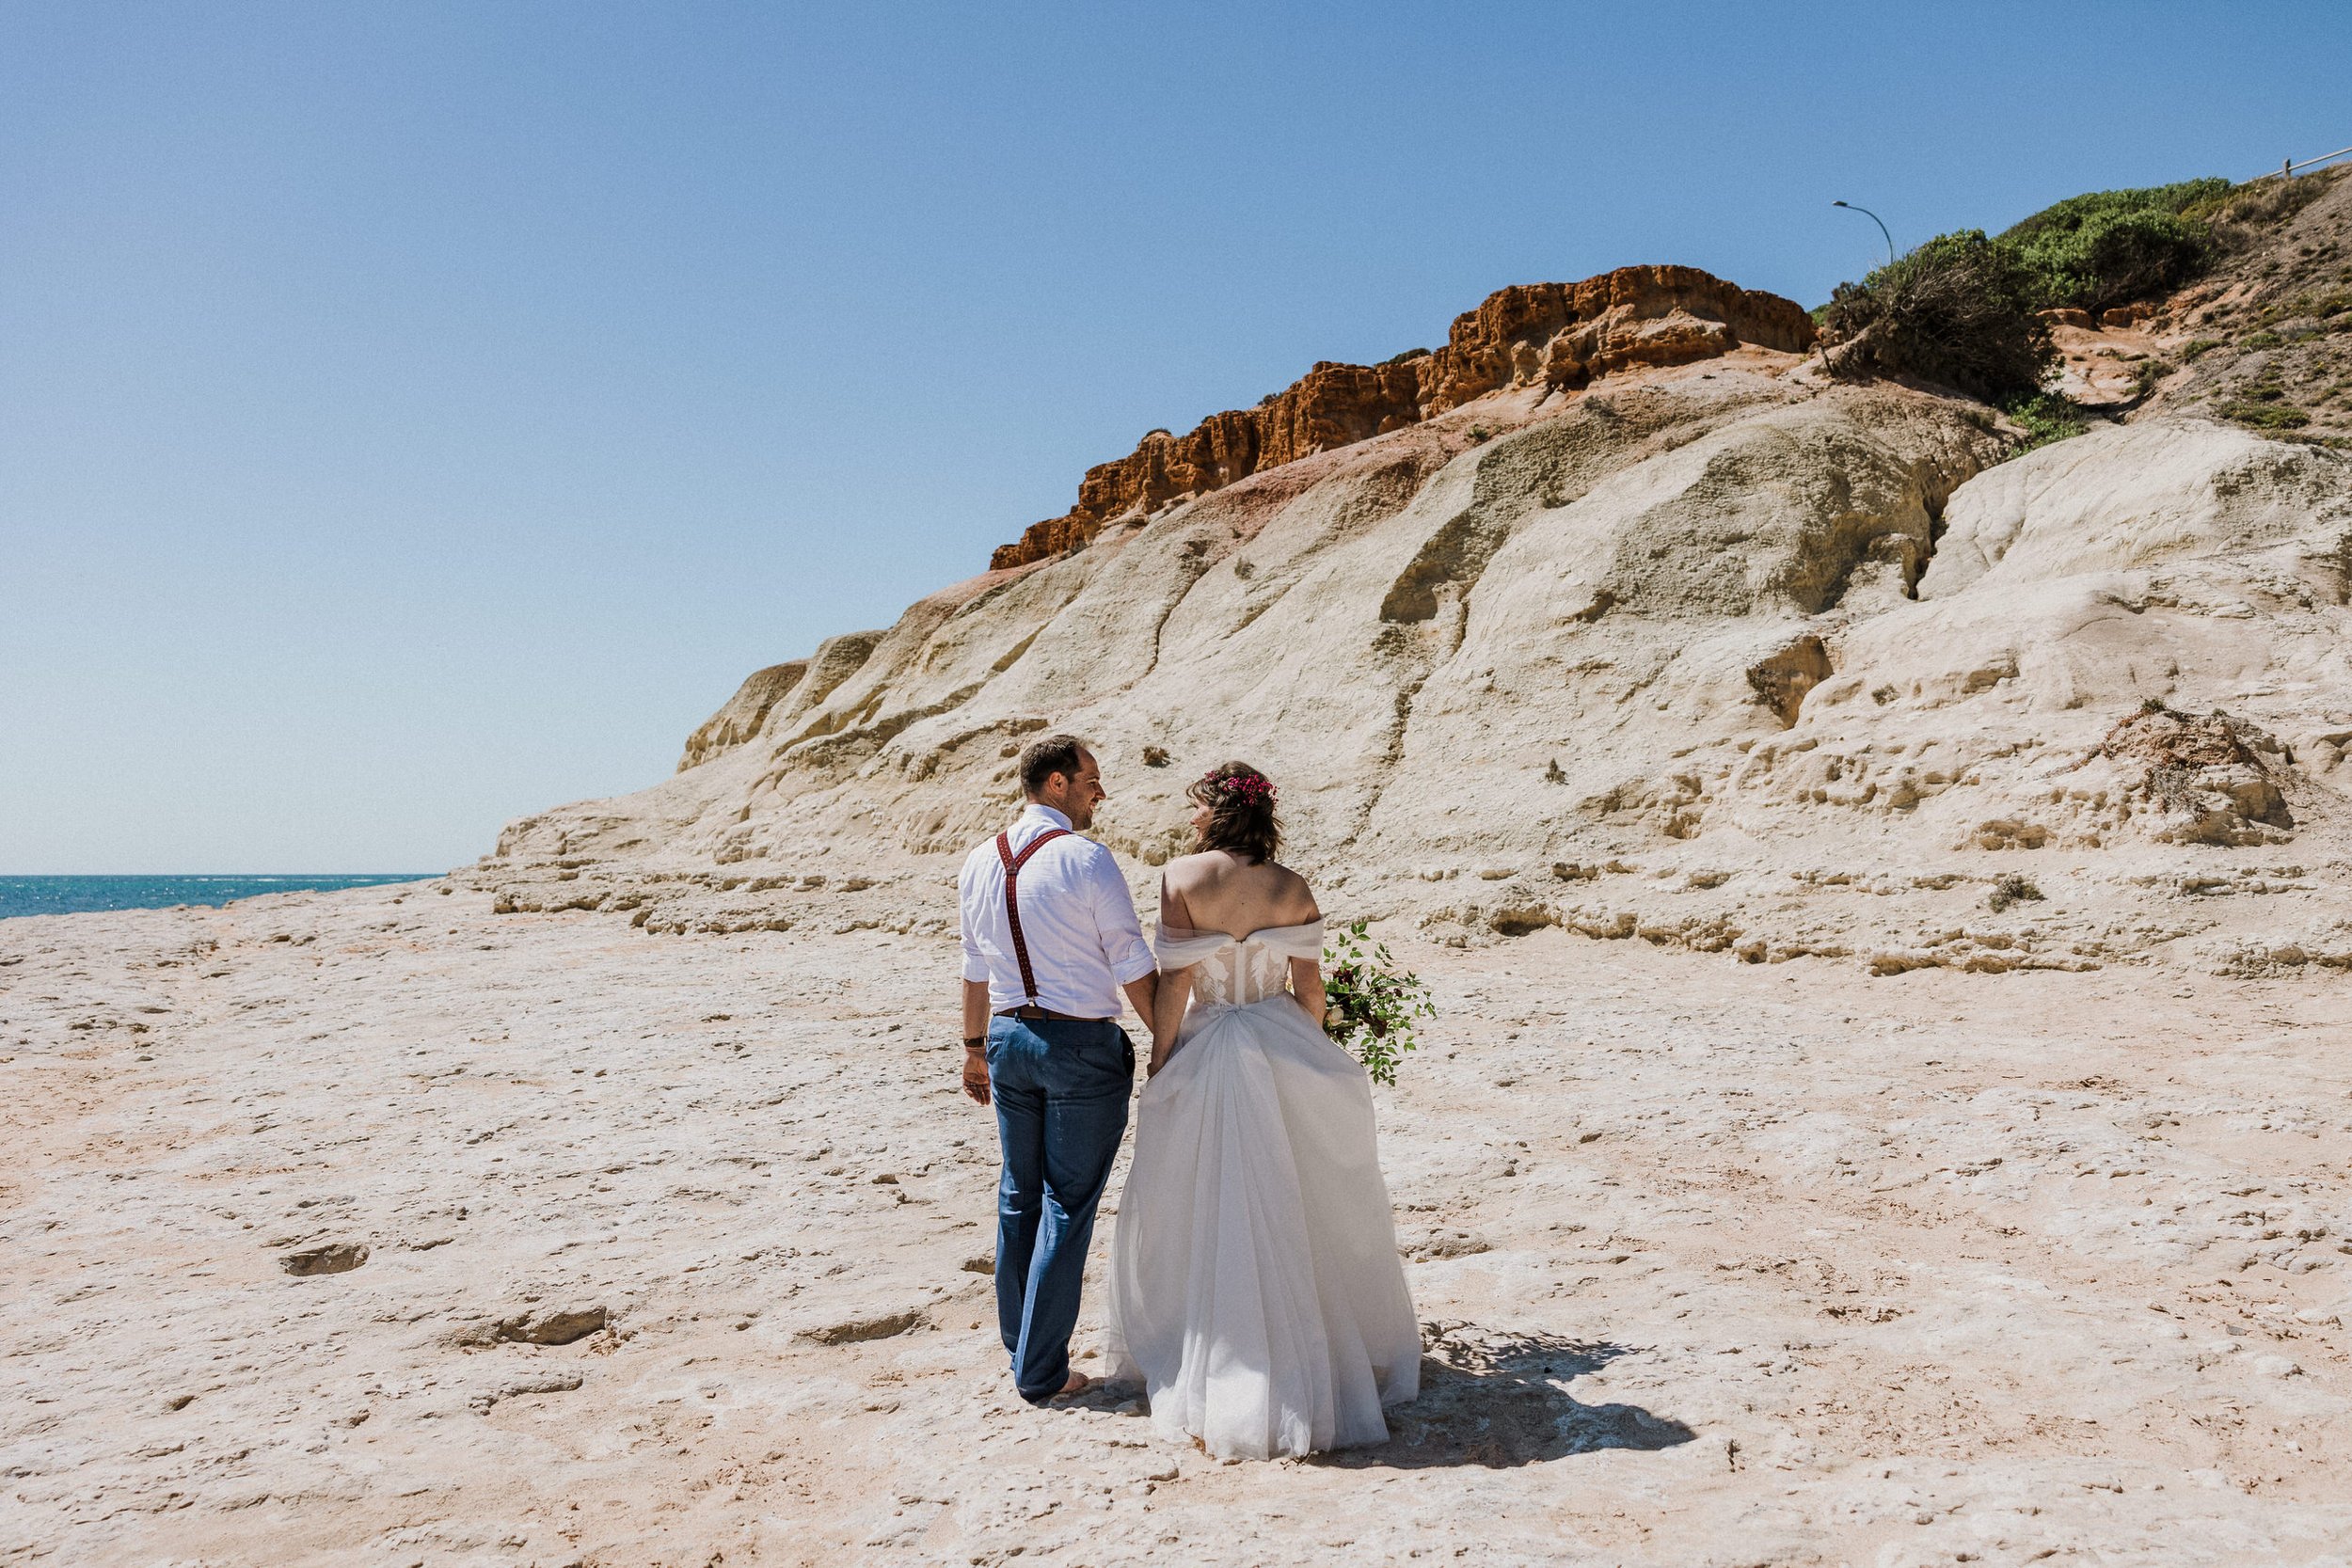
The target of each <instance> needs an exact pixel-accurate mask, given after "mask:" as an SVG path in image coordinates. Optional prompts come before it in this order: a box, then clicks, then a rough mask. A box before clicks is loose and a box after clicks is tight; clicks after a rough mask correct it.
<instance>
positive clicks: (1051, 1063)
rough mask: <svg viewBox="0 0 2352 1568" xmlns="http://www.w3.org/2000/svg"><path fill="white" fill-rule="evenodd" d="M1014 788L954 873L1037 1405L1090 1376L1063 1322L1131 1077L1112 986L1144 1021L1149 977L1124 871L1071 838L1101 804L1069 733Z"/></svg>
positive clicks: (1073, 1305)
mask: <svg viewBox="0 0 2352 1568" xmlns="http://www.w3.org/2000/svg"><path fill="white" fill-rule="evenodd" d="M1021 792H1022V794H1023V795H1024V796H1025V798H1026V800H1027V802H1028V803H1027V804H1026V805H1025V807H1024V808H1023V809H1022V812H1021V815H1020V816H1017V817H1015V818H1014V819H1013V823H1012V826H1011V827H1009V828H1008V829H1006V830H1005V831H1004V832H1001V833H998V834H997V835H996V836H995V837H994V838H993V839H990V840H989V841H988V842H986V843H984V844H982V845H980V846H979V847H977V848H975V849H974V850H973V851H972V853H971V854H970V855H969V856H968V857H967V858H966V859H965V860H964V863H963V873H962V875H961V877H960V878H959V879H957V901H958V905H959V908H960V911H961V915H962V924H963V1092H964V1093H965V1094H967V1095H970V1096H971V1097H972V1098H973V1099H974V1100H975V1101H978V1102H979V1103H980V1104H982V1105H986V1104H989V1103H991V1102H992V1101H993V1103H994V1105H995V1107H996V1134H997V1139H998V1141H999V1143H1001V1144H1002V1146H1003V1148H1004V1162H1005V1164H1004V1175H1003V1177H1002V1179H1001V1180H999V1181H998V1182H997V1187H996V1322H997V1326H998V1328H999V1329H1000V1330H1001V1331H1002V1332H1003V1334H1004V1338H1005V1349H1006V1351H1007V1352H1009V1354H1011V1356H1012V1374H1013V1381H1014V1382H1015V1384H1016V1385H1017V1386H1019V1387H1020V1390H1021V1397H1022V1398H1023V1399H1025V1400H1026V1401H1028V1402H1030V1403H1031V1404H1043V1403H1044V1402H1047V1401H1048V1400H1052V1399H1055V1398H1057V1397H1059V1396H1062V1395H1065V1394H1076V1393H1082V1392H1084V1391H1085V1390H1086V1388H1087V1387H1088V1386H1089V1385H1090V1384H1091V1383H1092V1382H1093V1380H1092V1379H1091V1378H1089V1377H1087V1376H1086V1375H1085V1374H1083V1373H1080V1372H1073V1371H1072V1370H1071V1369H1070V1331H1071V1329H1072V1328H1073V1327H1074V1326H1075V1325H1076V1323H1077V1322H1078V1286H1079V1281H1080V1279H1081V1277H1082V1276H1083V1275H1085V1273H1086V1261H1087V1243H1088V1242H1089V1239H1090V1238H1091V1237H1092V1236H1093V1234H1094V1207H1095V1205H1096V1204H1097V1203H1099V1202H1100V1201H1101V1200H1102V1197H1103V1183H1104V1180H1106V1179H1107V1178H1108V1177H1109V1176H1110V1170H1111V1161H1112V1160H1113V1159H1114V1158H1115V1157H1117V1155H1118V1153H1119V1140H1120V1136H1121V1135H1122V1134H1123V1133H1125V1132H1126V1131H1127V1099H1128V1096H1129V1094H1130V1093H1131V1092H1132V1090H1133V1088H1134V1085H1135V1072H1136V1048H1135V1045H1134V1042H1132V1041H1131V1040H1129V1039H1128V1037H1127V1032H1126V1031H1125V1030H1124V1029H1121V1028H1120V1026H1119V993H1120V990H1122V989H1123V990H1125V991H1126V993H1127V1000H1128V1001H1129V1002H1130V1003H1132V1004H1133V1005H1134V1006H1135V1009H1136V1016H1137V1017H1139V1018H1142V1019H1144V1020H1146V1021H1147V1022H1148V1021H1149V1020H1150V1019H1151V1017H1152V995H1153V992H1154V990H1156V987H1157V978H1158V977H1157V974H1156V973H1155V970H1154V967H1153V964H1152V949H1151V947H1150V946H1149V945H1148V944H1147V943H1146V942H1144V940H1143V931H1142V928H1141V927H1138V926H1137V925H1136V907H1135V901H1134V899H1132V898H1131V897H1130V896H1129V895H1128V893H1127V879H1126V878H1124V877H1122V876H1120V871H1119V867H1118V865H1117V863H1114V862H1113V861H1112V859H1111V852H1110V851H1109V850H1108V849H1105V848H1104V847H1103V846H1101V845H1100V844H1097V843H1096V842H1095V841H1094V840H1092V839H1090V838H1081V837H1079V836H1078V835H1079V834H1080V833H1083V832H1085V831H1086V830H1087V829H1088V828H1090V827H1092V826H1093V825H1094V808H1095V806H1096V805H1097V804H1099V803H1100V802H1101V801H1102V800H1103V799H1104V795H1103V774H1102V769H1101V768H1099V767H1097V766H1096V764H1095V761H1094V756H1093V754H1092V753H1091V752H1089V751H1088V750H1087V749H1086V746H1085V745H1084V744H1083V743H1082V742H1080V741H1079V740H1078V739H1077V738H1076V737H1075V736H1067V735H1049V736H1045V737H1044V738H1043V739H1041V740H1036V741H1032V742H1030V743H1029V745H1028V746H1027V747H1026V748H1025V750H1024V751H1023V752H1022V753H1021Z"/></svg>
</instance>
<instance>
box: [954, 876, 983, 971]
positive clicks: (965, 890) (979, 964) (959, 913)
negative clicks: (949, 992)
mask: <svg viewBox="0 0 2352 1568" xmlns="http://www.w3.org/2000/svg"><path fill="white" fill-rule="evenodd" d="M974 902H975V900H974V899H973V896H972V869H971V867H970V866H969V865H967V866H965V867H964V870H963V874H962V875H961V876H960V877H958V878H957V879H956V926H957V927H958V929H959V930H961V932H962V935H963V977H964V978H965V979H967V980H970V981H972V982H973V983H975V984H976V985H986V984H987V983H988V959H987V958H985V957H983V956H982V955H981V953H980V943H979V939H978V937H977V936H976V935H974V932H975V930H976V928H977V927H978V925H979V912H978V911H977V910H975V909H974V908H973V907H972V906H973V904H974Z"/></svg>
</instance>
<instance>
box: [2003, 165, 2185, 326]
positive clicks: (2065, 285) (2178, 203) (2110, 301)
mask: <svg viewBox="0 0 2352 1568" xmlns="http://www.w3.org/2000/svg"><path fill="white" fill-rule="evenodd" d="M2230 189H2231V185H2230V182H2228V181H2227V180H2222V179H2217V178H2216V179H2205V180H2184V181H2182V182H2179V183H2178V184H2171V185H2151V186H2148V187H2145V188H2143V189H2139V190H2128V191H2092V192H2090V193H2089V194H2088V195H2084V196H2075V197H2069V198H2067V199H2065V200H2064V201H2060V202H2058V203H2056V204H2054V205H2052V206H2048V207H2044V208H2043V209H2042V211H2040V212H2038V213H2036V214H2033V215H2032V216H2031V217H2029V218H2026V220H2025V221H2023V222H2022V223H2017V224H2014V225H2011V226H2010V228H2009V229H2008V230H2005V231H2004V232H2003V233H2002V234H2001V235H2000V236H1999V238H1998V240H1997V241H1996V242H1995V243H1997V244H2001V245H2010V246H2013V247H2015V249H2016V251H2017V255H2018V259H2019V260H2020V261H2022V262H2023V263H2024V265H2025V267H2026V271H2027V272H2028V273H2030V274H2031V275H2032V277H2033V280H2034V299H2035V304H2036V306H2037V308H2039V309H2051V308H2053V307H2058V306H2072V307H2074V309H2081V310H2090V311H2092V312H2094V313H2095V312H2097V311H2100V310H2104V309H2106V308H2107V307H2109V306H2111V305H2122V304H2125V303H2127V302H2128V301H2131V300H2136V299H2145V298H2147V297H2148V296H2149V295H2151V294H2156V293H2164V292H2165V291H2166V290H2168V289H2176V288H2178V287H2180V286H2181V285H2182V284H2183V283H2185V282H2187V281H2188V280H2189V279H2190V278H2192V277H2196V276H2197V275H2198V274H2199V273H2200V272H2202V271H2203V270H2204V269H2205V267H2206V265H2207V264H2208V263H2209V262H2210V261H2211V260H2212V253H2213V244H2212V239H2211V236H2210V234H2209V233H2208V224H2207V222H2206V221H2205V217H2206V214H2211V213H2213V212H2215V211H2217V207H2218V204H2219V203H2220V201H2221V198H2223V197H2224V196H2226V195H2227V194H2228V192H2229V191H2230Z"/></svg>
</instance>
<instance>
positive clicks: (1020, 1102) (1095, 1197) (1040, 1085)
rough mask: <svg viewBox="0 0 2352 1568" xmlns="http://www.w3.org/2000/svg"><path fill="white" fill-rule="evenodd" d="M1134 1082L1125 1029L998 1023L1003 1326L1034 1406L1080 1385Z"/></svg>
mask: <svg viewBox="0 0 2352 1568" xmlns="http://www.w3.org/2000/svg"><path fill="white" fill-rule="evenodd" d="M1135 1077H1136V1048H1135V1045H1134V1042H1132V1041H1131V1040H1129V1039H1128V1038H1127V1032H1126V1031H1125V1030H1124V1029H1121V1028H1120V1026H1119V1025H1118V1024H1116V1023H1111V1022H1099V1023H1096V1022H1064V1021H1062V1020H1060V1019H1047V1018H1040V1019H1027V1018H996V1019H991V1020H990V1021H989V1025H988V1085H989V1098H990V1100H991V1101H993V1103H994V1105H995V1107H996V1136H997V1140H998V1142H999V1143H1000V1144H1001V1145H1002V1146H1003V1148H1004V1157H1005V1171H1004V1177H1003V1179H1002V1180H999V1181H998V1182H997V1184H996V1323H997V1327H998V1328H999V1329H1000V1330H1001V1331H1002V1332H1003V1334H1004V1338H1005V1350H1006V1352H1007V1354H1009V1355H1010V1356H1011V1357H1012V1375H1013V1381H1014V1383H1015V1384H1016V1385H1017V1386H1019V1388H1020V1390H1021V1397H1022V1398H1023V1399H1025V1400H1027V1401H1028V1402H1030V1403H1031V1404H1041V1403H1043V1402H1045V1401H1047V1400H1049V1399H1051V1398H1053V1397H1054V1396H1055V1395H1056V1394H1058V1393H1060V1392H1061V1386H1062V1385H1063V1384H1064V1383H1067V1382H1068V1381H1069V1380H1070V1331H1071V1330H1072V1329H1073V1328H1074V1327H1076V1326H1077V1323H1078V1288H1079V1285H1080V1283H1081V1281H1082V1280H1083V1279H1084V1277H1085V1275H1086V1266H1087V1243H1089V1241H1091V1240H1092V1239H1093V1236H1094V1206H1095V1205H1096V1204H1098V1203H1100V1202H1101V1201H1102V1199H1103V1183H1104V1181H1105V1180H1109V1178H1110V1174H1111V1162H1112V1161H1113V1160H1114V1159H1116V1158H1117V1157H1118V1155H1119V1140H1120V1137H1121V1136H1122V1135H1123V1134H1124V1133H1125V1132H1126V1131H1127V1100H1128V1097H1129V1096H1130V1095H1131V1094H1132V1093H1133V1092H1134V1089H1135Z"/></svg>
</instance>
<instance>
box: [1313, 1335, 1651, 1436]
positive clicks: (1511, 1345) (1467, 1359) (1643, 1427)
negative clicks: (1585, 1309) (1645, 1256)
mask: <svg viewBox="0 0 2352 1568" xmlns="http://www.w3.org/2000/svg"><path fill="white" fill-rule="evenodd" d="M1422 1338H1423V1343H1424V1349H1425V1350H1426V1352H1427V1354H1424V1355H1423V1356H1422V1362H1421V1397H1420V1398H1419V1399H1417V1400H1415V1401H1414V1402H1412V1403H1410V1404H1408V1405H1404V1406H1401V1407H1399V1408H1398V1409H1395V1410H1392V1411H1391V1412H1390V1413H1389V1433H1390V1435H1389V1440H1388V1441H1387V1442H1386V1443H1383V1444H1381V1445H1380V1446H1379V1447H1378V1448H1374V1449H1344V1450H1343V1451H1341V1452H1338V1453H1331V1454H1324V1455H1319V1456H1317V1457H1316V1458H1315V1459H1313V1460H1311V1461H1310V1462H1309V1463H1311V1464H1316V1465H1329V1466H1332V1467H1333V1468H1337V1469H1359V1470H1370V1469H1401V1470H1425V1469H1434V1468H1438V1467H1440V1466H1447V1465H1483V1466H1485V1467H1486V1468H1488V1469H1509V1468H1511V1467H1513V1466H1516V1465H1534V1464H1540V1463H1541V1462H1543V1461H1545V1460H1548V1459H1565V1458H1566V1457H1567V1456H1568V1455H1570V1454H1579V1453H1591V1452H1594V1451H1595V1450H1597V1449H1671V1448H1674V1447H1676V1446H1677V1445H1678V1444H1682V1443H1688V1442H1689V1441H1691V1439H1692V1437H1693V1436H1695V1435H1696V1433H1692V1430H1691V1429H1690V1428H1689V1427H1687V1426H1684V1425H1683V1424H1682V1423H1681V1422H1680V1421H1677V1420H1673V1419H1670V1418H1666V1417H1661V1416H1653V1415H1651V1414H1650V1413H1649V1412H1648V1411H1646V1410H1644V1409H1642V1408H1641V1407H1639V1406H1638V1405H1630V1404H1586V1403H1584V1402H1582V1401H1581V1400H1577V1399H1573V1398H1571V1397H1570V1396H1569V1395H1568V1393H1567V1392H1566V1390H1565V1388H1563V1387H1562V1386H1561V1385H1563V1384H1565V1383H1567V1382H1568V1381H1569V1380H1571V1379H1573V1378H1578V1377H1582V1376H1583V1375H1585V1374H1586V1373H1588V1372H1595V1371H1598V1370H1600V1369H1601V1368H1603V1367H1606V1366H1607V1365H1609V1363H1610V1362H1612V1361H1614V1360H1615V1359H1616V1358H1617V1357H1619V1356H1621V1355H1628V1354H1632V1353H1631V1351H1630V1349H1629V1347H1627V1346H1624V1345H1613V1344H1580V1343H1578V1342H1576V1341H1574V1340H1571V1339H1564V1338H1560V1337H1558V1336H1557V1335H1550V1334H1494V1333H1487V1332H1482V1331H1474V1330H1472V1329H1471V1328H1470V1326H1469V1325H1468V1324H1465V1323H1431V1324H1429V1325H1427V1327H1426V1328H1425V1329H1424V1331H1423V1336H1422Z"/></svg>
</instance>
